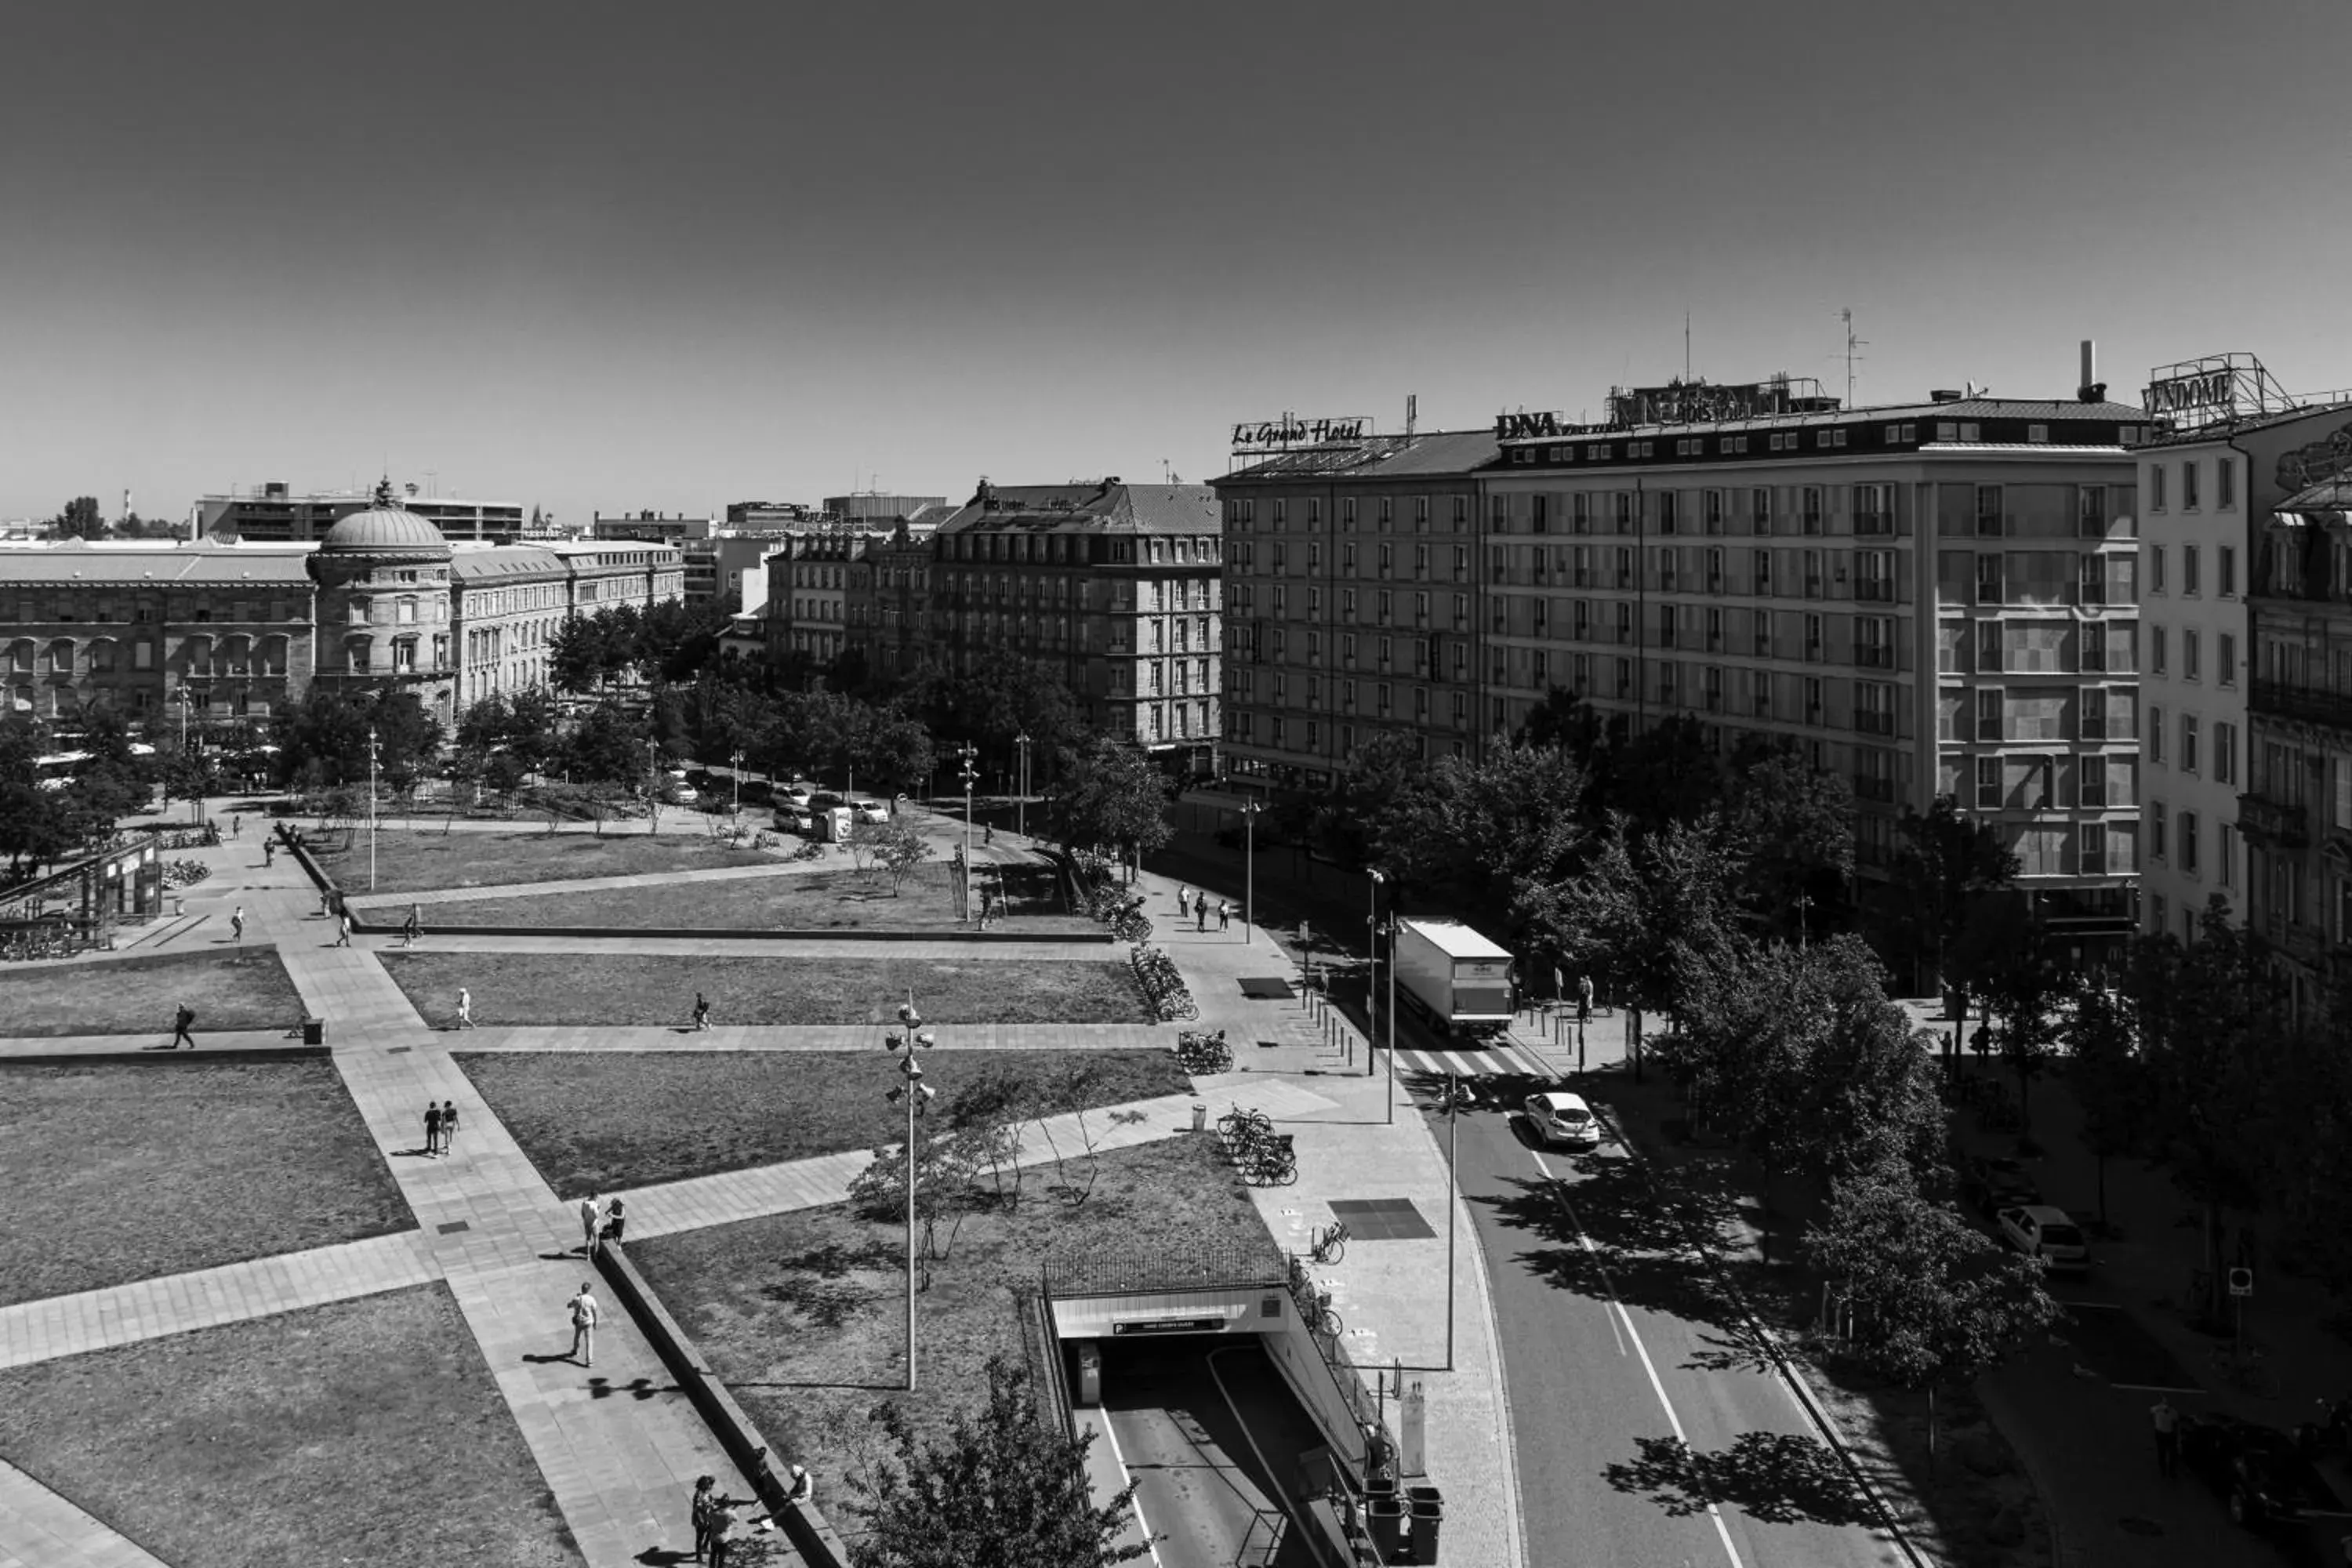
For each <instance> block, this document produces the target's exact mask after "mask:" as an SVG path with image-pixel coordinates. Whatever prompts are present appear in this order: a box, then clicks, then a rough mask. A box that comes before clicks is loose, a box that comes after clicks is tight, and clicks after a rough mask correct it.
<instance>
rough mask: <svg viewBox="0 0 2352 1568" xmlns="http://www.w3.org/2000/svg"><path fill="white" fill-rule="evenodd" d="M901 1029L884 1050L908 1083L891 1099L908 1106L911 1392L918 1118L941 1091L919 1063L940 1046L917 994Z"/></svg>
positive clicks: (911, 1382) (904, 1010)
mask: <svg viewBox="0 0 2352 1568" xmlns="http://www.w3.org/2000/svg"><path fill="white" fill-rule="evenodd" d="M882 1044H883V1047H884V1048H885V1049H887V1050H888V1051H890V1052H891V1053H892V1054H893V1055H896V1054H897V1053H898V1052H899V1051H904V1052H906V1053H907V1054H906V1055H905V1056H903V1057H899V1058H898V1076H899V1077H900V1079H903V1080H904V1081H903V1082H901V1083H900V1084H899V1085H898V1088H896V1089H892V1090H891V1091H890V1092H889V1095H888V1096H887V1099H888V1100H890V1102H891V1103H892V1104H894V1105H895V1104H897V1103H898V1101H900V1100H905V1101H906V1102H907V1389H908V1392H909V1393H912V1392H913V1391H914V1387H915V1118H916V1117H918V1116H920V1115H923V1114H924V1113H925V1112H927V1111H929V1110H930V1108H931V1097H932V1096H933V1095H934V1094H936V1093H938V1092H939V1091H938V1090H936V1089H932V1088H931V1087H930V1085H929V1084H927V1083H925V1082H924V1081H923V1066H922V1064H921V1063H920V1062H919V1061H917V1060H916V1059H915V1052H916V1050H917V1049H918V1048H920V1049H923V1050H929V1049H930V1048H931V1047H933V1046H936V1045H938V1044H939V1041H938V1039H937V1038H935V1037H933V1036H932V1034H931V1032H930V1031H929V1029H926V1028H924V1027H923V1018H922V1015H921V1014H919V1013H918V1012H916V1011H915V994H914V992H912V991H908V993H907V1000H906V1002H905V1004H904V1005H901V1006H900V1007H899V1009H898V1028H896V1029H893V1030H891V1031H890V1032H889V1033H888V1034H887V1035H885V1036H883V1037H882Z"/></svg>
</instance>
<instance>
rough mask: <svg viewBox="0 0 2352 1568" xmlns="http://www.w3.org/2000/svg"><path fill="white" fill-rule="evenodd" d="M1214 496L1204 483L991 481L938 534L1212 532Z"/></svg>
mask: <svg viewBox="0 0 2352 1568" xmlns="http://www.w3.org/2000/svg"><path fill="white" fill-rule="evenodd" d="M1222 526H1223V525H1222V524H1221V523H1220V522H1219V521H1218V518H1217V498H1216V495H1215V493H1214V492H1213V491H1212V490H1211V489H1209V487H1208V486H1206V485H1130V484H1128V483H1126V482H1125V481H1123V480H1121V481H1111V480H1081V481H1080V482H1078V483H1076V484H1066V485H991V486H988V487H986V488H984V489H982V491H981V493H979V494H978V495H975V496H973V497H972V499H971V500H968V501H966V502H964V504H963V505H961V506H960V507H958V508H957V509H956V510H955V513H954V515H953V516H951V517H949V518H947V519H946V520H945V521H942V522H941V523H940V526H939V529H938V531H939V532H940V533H963V532H968V531H971V530H972V529H975V528H992V529H1008V530H1010V529H1018V530H1021V531H1028V532H1047V533H1051V532H1062V531H1067V532H1074V533H1075V532H1085V533H1182V534H1202V533H1215V532H1216V531H1218V530H1219V528H1220V527H1222Z"/></svg>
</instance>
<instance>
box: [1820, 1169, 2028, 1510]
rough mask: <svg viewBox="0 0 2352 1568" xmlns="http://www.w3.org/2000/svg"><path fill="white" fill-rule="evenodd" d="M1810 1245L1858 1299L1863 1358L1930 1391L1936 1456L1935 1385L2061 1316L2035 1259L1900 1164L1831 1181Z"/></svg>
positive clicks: (1963, 1375) (1857, 1349) (1966, 1374)
mask: <svg viewBox="0 0 2352 1568" xmlns="http://www.w3.org/2000/svg"><path fill="white" fill-rule="evenodd" d="M1808 1251H1809V1253H1810V1255H1811V1260H1812V1262H1813V1263H1814V1265H1815V1266H1816V1267H1817V1268H1820V1269H1821V1270H1822V1272H1823V1273H1824V1274H1826V1275H1828V1276H1829V1278H1830V1279H1832V1280H1833V1281H1835V1282H1837V1284H1838V1285H1839V1286H1840V1287H1841V1288H1842V1289H1843V1291H1844V1293H1845V1299H1846V1300H1847V1301H1848V1302H1849V1303H1850V1304H1851V1305H1852V1307H1853V1312H1854V1322H1855V1328H1854V1343H1853V1352H1854V1354H1855V1356H1856V1357H1857V1359H1859V1360H1860V1361H1861V1362H1862V1363H1864V1365H1865V1366H1868V1367H1869V1368H1871V1369H1872V1370H1873V1371H1874V1372H1875V1373H1878V1375H1880V1376H1882V1377H1885V1378H1886V1379H1887V1380H1888V1381H1889V1382H1892V1383H1895V1384H1900V1385H1902V1386H1903V1387H1906V1388H1916V1389H1924V1390H1925V1391H1926V1392H1927V1456H1928V1462H1929V1463H1930V1464H1931V1465H1932V1464H1933V1463H1934V1462H1935V1454H1936V1390H1937V1387H1938V1385H1940V1384H1947V1383H1963V1382H1966V1381H1968V1380H1969V1379H1970V1378H1973V1377H1975V1376H1976V1375H1977V1374H1978V1373H1983V1372H1986V1371H1989V1370H1990V1369H1991V1368H1993V1367H1995V1366H1998V1365H2000V1363H2002V1362H2003V1361H2005V1360H2007V1359H2008V1358H2009V1357H2010V1356H2011V1354H2012V1353H2014V1352H2016V1351H2017V1350H2018V1349H2019V1348H2020V1347H2021V1346H2022V1345H2023V1344H2024V1343H2025V1342H2026V1341H2027V1340H2028V1339H2030V1338H2031V1337H2032V1336H2033V1335H2036V1334H2039V1333H2042V1332H2045V1331H2047V1330H2048V1329H2049V1327H2050V1325H2051V1324H2052V1323H2053V1321H2056V1319H2057V1316H2058V1310H2059V1309H2058V1305H2057V1303H2056V1302H2054V1301H2053V1300H2051V1299H2050V1296H2049V1293H2048V1292H2047V1291H2045V1290H2044V1289H2042V1269H2041V1266H2040V1264H2039V1263H2037V1262H2036V1261H2035V1260H2034V1259H2032V1258H2027V1257H2024V1256H2023V1255H2021V1254H2016V1253H2011V1252H2008V1251H2006V1250H2004V1249H2002V1248H2001V1247H1999V1246H1998V1245H1996V1244H1995V1243H1994V1242H1993V1240H1992V1239H1991V1238H1990V1237H1987V1236H1985V1235H1984V1234H1983V1233H1982V1232H1980V1231H1979V1230H1977V1229H1975V1228H1974V1227H1973V1226H1969V1224H1968V1222H1967V1221H1965V1220H1963V1219H1962V1218H1961V1217H1960V1216H1959V1215H1958V1213H1956V1212H1955V1211H1953V1210H1952V1209H1950V1208H1948V1207H1947V1206H1946V1205H1942V1204H1937V1203H1930V1202H1929V1201H1927V1199H1926V1198H1923V1197H1921V1196H1920V1195H1919V1194H1918V1192H1917V1190H1916V1188H1914V1187H1913V1186H1912V1184H1911V1183H1910V1180H1909V1179H1908V1177H1907V1175H1906V1173H1902V1172H1900V1171H1886V1170H1873V1171H1868V1172H1864V1173H1857V1174H1855V1175H1853V1176H1850V1177H1848V1178H1846V1179H1844V1180H1843V1181H1840V1182H1838V1183H1837V1184H1835V1185H1834V1186H1832V1189H1831V1193H1830V1211H1829V1217H1828V1223H1827V1225H1826V1226H1822V1227H1820V1228H1818V1229H1816V1230H1814V1231H1813V1232H1812V1233H1811V1237H1809V1246H1808Z"/></svg>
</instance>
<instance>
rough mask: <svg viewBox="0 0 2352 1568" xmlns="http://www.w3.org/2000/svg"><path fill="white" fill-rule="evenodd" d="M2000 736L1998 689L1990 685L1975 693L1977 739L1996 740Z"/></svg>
mask: <svg viewBox="0 0 2352 1568" xmlns="http://www.w3.org/2000/svg"><path fill="white" fill-rule="evenodd" d="M2000 738H2001V736H2000V688H1999V687H1992V688H1989V689H1983V690H1979V692H1978V693H1977V739H1978V740H1979V741H1998V740H2000Z"/></svg>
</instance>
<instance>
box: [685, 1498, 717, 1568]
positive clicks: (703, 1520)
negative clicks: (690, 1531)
mask: <svg viewBox="0 0 2352 1568" xmlns="http://www.w3.org/2000/svg"><path fill="white" fill-rule="evenodd" d="M718 1484H719V1480H718V1478H717V1477H715V1476H697V1477H695V1478H694V1501H693V1502H692V1503H691V1504H690V1505H688V1512H689V1513H690V1514H691V1515H692V1516H693V1519H694V1560H695V1561H696V1562H697V1563H699V1562H701V1561H702V1554H703V1552H706V1551H707V1550H709V1546H710V1510H711V1507H712V1505H713V1504H714V1503H716V1502H717V1501H718V1497H717V1494H716V1493H714V1492H712V1490H711V1488H712V1487H714V1486H717V1485H718Z"/></svg>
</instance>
